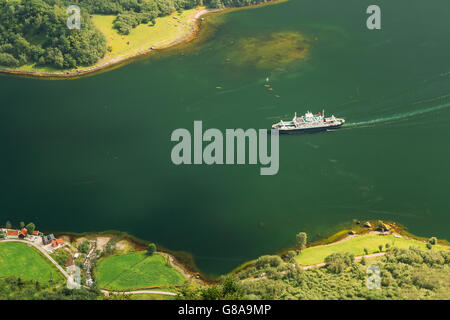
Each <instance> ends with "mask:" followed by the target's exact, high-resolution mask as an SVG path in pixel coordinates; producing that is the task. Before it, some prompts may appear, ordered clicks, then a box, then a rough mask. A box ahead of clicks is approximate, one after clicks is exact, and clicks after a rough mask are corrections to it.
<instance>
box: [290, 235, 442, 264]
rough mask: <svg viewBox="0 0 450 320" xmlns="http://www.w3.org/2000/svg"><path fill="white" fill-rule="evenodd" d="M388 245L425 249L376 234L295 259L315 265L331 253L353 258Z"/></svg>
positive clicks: (438, 247) (313, 249)
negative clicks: (365, 250) (349, 255)
mask: <svg viewBox="0 0 450 320" xmlns="http://www.w3.org/2000/svg"><path fill="white" fill-rule="evenodd" d="M386 243H389V245H390V246H391V247H396V248H404V249H408V248H409V247H410V246H416V247H419V248H420V249H424V250H428V249H426V245H425V243H424V242H421V241H418V240H414V239H404V238H396V237H394V236H393V235H378V234H367V235H362V236H357V237H354V238H352V239H349V240H345V241H342V242H337V243H335V244H330V245H326V246H317V247H311V248H307V249H305V250H303V251H302V252H301V253H300V254H299V255H298V256H297V258H296V260H297V262H298V263H299V264H301V265H305V266H307V265H313V264H317V263H322V262H324V259H325V257H327V256H328V255H330V254H332V253H337V252H339V253H345V252H349V253H352V254H354V255H355V256H362V255H364V254H365V253H364V248H366V249H367V250H368V252H369V254H372V253H378V252H379V249H378V246H379V245H383V250H384V245H385V244H386ZM445 249H450V248H449V247H448V246H442V245H435V246H433V250H445Z"/></svg>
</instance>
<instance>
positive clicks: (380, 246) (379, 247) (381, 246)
mask: <svg viewBox="0 0 450 320" xmlns="http://www.w3.org/2000/svg"><path fill="white" fill-rule="evenodd" d="M378 249H380V252H382V251H383V245H382V244H380V245H379V246H378Z"/></svg>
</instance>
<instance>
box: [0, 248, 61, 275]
mask: <svg viewBox="0 0 450 320" xmlns="http://www.w3.org/2000/svg"><path fill="white" fill-rule="evenodd" d="M7 276H16V277H19V278H21V279H24V280H35V281H39V282H47V281H49V280H50V279H52V280H53V282H59V281H62V280H63V277H62V276H61V274H60V273H59V272H58V270H57V269H56V268H55V267H54V266H53V265H52V264H51V263H50V261H48V260H47V258H46V257H44V256H43V255H41V254H40V253H39V252H38V251H37V250H35V249H34V248H32V247H29V246H27V245H26V244H25V243H19V242H2V243H0V278H3V277H7Z"/></svg>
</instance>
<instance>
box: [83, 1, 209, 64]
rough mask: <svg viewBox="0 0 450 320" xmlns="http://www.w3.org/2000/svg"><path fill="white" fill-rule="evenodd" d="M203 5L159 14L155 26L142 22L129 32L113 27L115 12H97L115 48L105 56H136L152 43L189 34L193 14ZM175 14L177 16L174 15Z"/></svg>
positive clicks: (160, 44) (161, 43) (165, 42)
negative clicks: (121, 32) (110, 14)
mask: <svg viewBox="0 0 450 320" xmlns="http://www.w3.org/2000/svg"><path fill="white" fill-rule="evenodd" d="M202 9H204V8H203V7H199V8H195V9H190V10H185V11H183V13H182V14H178V13H177V12H175V13H173V14H172V15H170V16H166V17H160V18H156V24H155V25H154V26H152V25H151V23H150V24H146V25H142V24H141V25H139V26H138V27H136V28H134V29H133V30H132V31H131V32H130V34H129V35H126V36H124V35H121V34H119V33H118V32H117V30H116V29H114V28H113V20H114V19H115V18H116V17H115V16H107V15H94V16H93V19H92V20H93V22H94V24H95V26H96V27H97V28H98V29H99V30H100V31H101V32H102V33H103V34H104V35H105V36H106V40H107V45H108V46H110V47H111V48H112V51H111V52H110V53H109V54H107V56H106V57H105V58H104V59H103V60H109V59H113V58H115V57H118V56H121V57H122V56H133V55H135V54H137V53H139V52H140V51H146V50H148V49H150V48H151V47H152V46H154V47H156V48H161V47H165V46H167V45H169V44H171V43H173V42H175V41H177V40H179V39H181V38H183V37H186V36H188V35H189V34H190V33H191V30H192V28H193V27H194V20H193V17H194V16H195V14H196V13H197V12H199V11H200V10H202ZM174 17H178V19H175V18H174Z"/></svg>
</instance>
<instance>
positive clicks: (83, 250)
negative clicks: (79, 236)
mask: <svg viewBox="0 0 450 320" xmlns="http://www.w3.org/2000/svg"><path fill="white" fill-rule="evenodd" d="M89 247H90V245H89V241H88V240H84V241H82V242H81V243H80V244H79V245H78V251H80V252H81V253H85V254H87V253H88V252H89Z"/></svg>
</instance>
